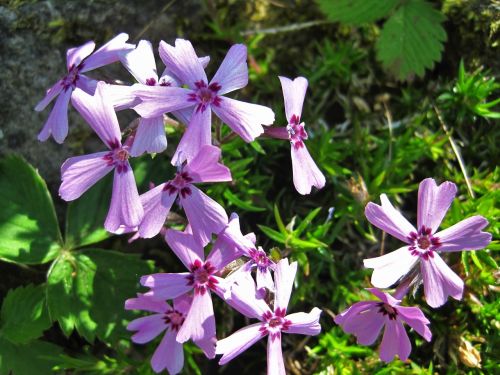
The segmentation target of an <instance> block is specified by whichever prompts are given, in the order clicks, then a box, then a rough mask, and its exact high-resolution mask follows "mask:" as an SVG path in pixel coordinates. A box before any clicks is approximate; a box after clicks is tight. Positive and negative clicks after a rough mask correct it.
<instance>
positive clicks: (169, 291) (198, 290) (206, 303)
mask: <svg viewBox="0 0 500 375" xmlns="http://www.w3.org/2000/svg"><path fill="white" fill-rule="evenodd" d="M165 240H166V241H167V243H168V245H169V246H170V248H171V249H172V251H173V252H174V253H175V254H176V255H177V257H178V258H179V259H180V260H181V262H182V263H183V264H184V266H185V267H186V268H187V269H188V270H189V271H188V272H181V273H156V274H152V275H146V276H143V277H142V278H141V284H142V285H143V286H146V287H148V288H150V290H149V291H148V292H147V293H146V294H145V296H147V297H149V298H152V299H154V300H165V299H172V298H176V297H178V296H180V295H183V294H185V293H187V292H189V291H191V290H192V291H193V303H192V304H191V307H190V308H189V311H188V312H187V315H186V318H185V321H184V324H183V325H182V327H181V328H180V329H179V332H178V333H177V336H176V340H177V341H178V342H180V343H183V342H186V341H187V340H189V339H192V340H193V341H195V342H196V343H198V345H199V346H200V347H201V348H202V350H203V351H204V353H205V354H206V356H207V357H208V358H213V357H214V356H215V341H216V337H215V317H214V310H213V305H212V297H211V293H210V292H215V293H216V294H218V295H219V296H223V294H224V292H225V282H224V279H222V278H220V277H218V276H216V274H217V273H218V272H219V271H220V270H222V269H223V268H224V267H225V266H226V265H227V263H226V261H225V260H224V259H221V258H219V257H213V256H212V254H209V255H208V256H207V258H206V259H205V256H204V253H203V247H202V246H201V245H200V244H199V243H198V242H197V241H196V240H195V238H194V237H193V235H192V234H191V233H189V230H187V231H185V232H179V231H175V230H172V229H169V230H167V232H166V234H165Z"/></svg>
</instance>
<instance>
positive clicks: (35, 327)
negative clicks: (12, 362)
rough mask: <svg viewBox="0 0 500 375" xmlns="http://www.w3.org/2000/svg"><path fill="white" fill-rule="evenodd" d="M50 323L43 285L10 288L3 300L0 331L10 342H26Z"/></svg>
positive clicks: (36, 336) (37, 335)
mask: <svg viewBox="0 0 500 375" xmlns="http://www.w3.org/2000/svg"><path fill="white" fill-rule="evenodd" d="M51 325H52V324H51V321H50V319H49V314H48V311H47V306H46V304H45V286H44V285H37V286H34V285H27V286H25V287H22V286H21V287H19V288H16V289H11V290H10V291H9V293H8V294H7V296H6V297H5V299H4V300H3V304H2V310H1V311H0V332H1V335H2V336H3V337H5V338H6V339H8V340H9V341H10V342H12V343H14V344H24V343H27V342H29V341H31V340H33V339H36V338H38V337H40V336H41V335H42V333H43V331H45V330H46V329H48V328H49V327H50V326H51Z"/></svg>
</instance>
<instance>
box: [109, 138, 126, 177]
mask: <svg viewBox="0 0 500 375" xmlns="http://www.w3.org/2000/svg"><path fill="white" fill-rule="evenodd" d="M111 147H112V150H111V151H110V152H108V153H107V154H106V155H104V157H103V159H104V160H105V161H106V163H107V164H108V165H109V166H113V167H115V169H116V171H117V172H118V173H125V172H127V171H128V169H129V163H128V158H129V157H130V154H129V153H128V150H127V149H126V148H125V147H122V146H119V144H118V142H114V143H112V145H111Z"/></svg>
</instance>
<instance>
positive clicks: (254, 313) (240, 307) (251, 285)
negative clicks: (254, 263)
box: [226, 272, 271, 320]
mask: <svg viewBox="0 0 500 375" xmlns="http://www.w3.org/2000/svg"><path fill="white" fill-rule="evenodd" d="M234 280H235V282H234V283H233V284H232V285H231V287H230V293H229V296H228V298H227V299H226V302H227V303H228V304H229V306H231V307H232V308H233V309H235V310H236V311H239V312H240V313H242V314H243V315H245V316H247V317H249V318H255V319H259V320H262V316H263V315H264V314H266V313H270V312H271V309H270V308H269V306H268V305H267V303H266V302H265V300H263V299H261V298H257V291H256V288H255V282H254V281H253V278H252V276H251V275H250V272H240V274H239V276H238V278H235V279H234Z"/></svg>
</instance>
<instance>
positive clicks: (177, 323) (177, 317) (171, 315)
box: [163, 309, 185, 331]
mask: <svg viewBox="0 0 500 375" xmlns="http://www.w3.org/2000/svg"><path fill="white" fill-rule="evenodd" d="M184 319H185V317H184V314H183V313H181V312H180V311H177V310H174V309H172V310H168V311H167V312H166V313H165V315H164V316H163V320H164V321H165V324H166V325H168V326H169V327H170V329H171V330H172V331H178V330H179V329H180V328H181V326H182V324H183V323H184Z"/></svg>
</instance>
